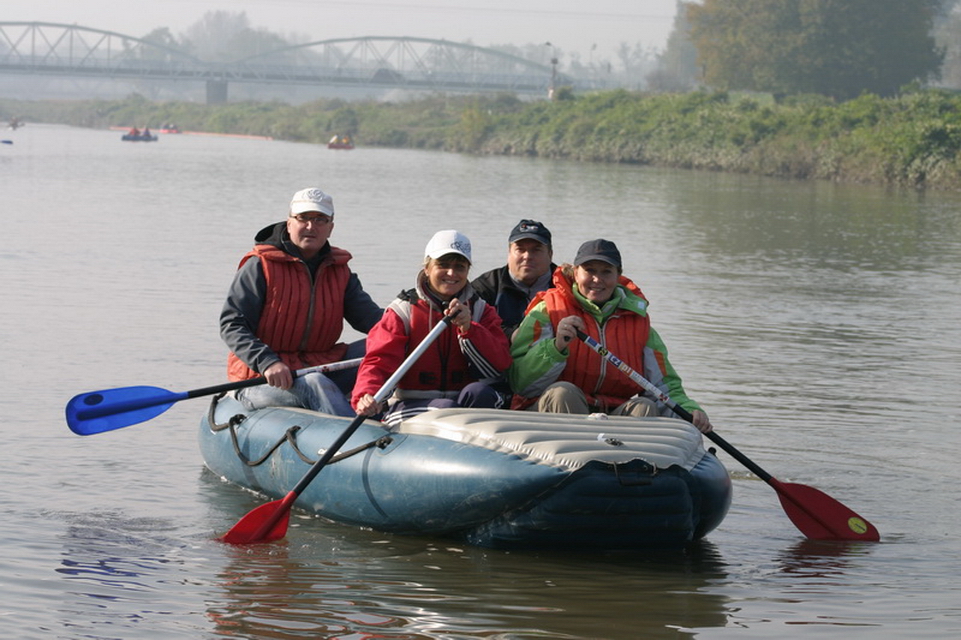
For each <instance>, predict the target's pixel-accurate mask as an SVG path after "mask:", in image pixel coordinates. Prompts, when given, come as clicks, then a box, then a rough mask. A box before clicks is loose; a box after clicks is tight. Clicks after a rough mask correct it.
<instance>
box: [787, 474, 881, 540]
mask: <svg viewBox="0 0 961 640" xmlns="http://www.w3.org/2000/svg"><path fill="white" fill-rule="evenodd" d="M769 484H770V485H771V486H772V487H774V489H775V490H776V491H777V495H778V498H779V499H780V500H781V506H782V507H784V511H785V513H787V516H788V517H789V518H790V519H791V522H793V523H794V525H795V526H796V527H797V528H798V529H799V530H800V531H801V533H803V534H804V535H805V536H807V537H808V538H810V539H812V540H862V541H864V542H877V541H878V540H880V539H881V534H880V533H879V532H878V530H877V529H876V528H875V527H874V525H873V524H871V523H870V522H868V521H867V520H865V519H864V518H862V517H861V516H859V515H858V514H857V513H855V512H854V511H852V510H851V509H849V508H847V507H845V506H844V505H843V504H841V503H840V502H838V501H837V500H835V499H834V498H832V497H831V496H829V495H828V494H826V493H824V492H823V491H820V490H819V489H815V488H814V487H809V486H807V485H803V484H796V483H793V482H780V481H778V480H775V479H774V478H772V479H771V482H770V483H769Z"/></svg>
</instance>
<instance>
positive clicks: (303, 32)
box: [0, 0, 676, 64]
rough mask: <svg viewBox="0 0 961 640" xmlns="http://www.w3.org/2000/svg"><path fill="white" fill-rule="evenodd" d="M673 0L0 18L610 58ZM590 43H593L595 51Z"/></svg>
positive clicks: (170, 5) (307, 6)
mask: <svg viewBox="0 0 961 640" xmlns="http://www.w3.org/2000/svg"><path fill="white" fill-rule="evenodd" d="M675 4H676V3H675V0H513V1H512V0H344V1H342V2H328V1H326V0H3V9H2V11H0V21H4V22H13V21H31V22H32V21H37V22H58V23H65V24H77V25H80V26H84V27H92V28H95V29H103V30H106V31H116V32H118V33H122V34H124V35H131V36H143V35H146V34H147V33H148V32H150V31H151V30H153V29H155V28H157V27H168V28H170V30H171V31H172V32H173V33H174V34H175V35H180V34H181V33H183V32H184V31H185V30H186V29H187V27H189V26H190V25H192V24H194V23H195V22H197V21H198V20H200V19H201V18H202V17H203V15H204V14H205V13H207V12H209V11H230V12H234V13H240V12H245V13H246V14H247V18H248V19H249V21H250V24H251V26H252V27H254V28H260V27H262V28H266V29H268V30H270V31H272V32H274V33H277V34H279V35H281V36H291V35H297V36H298V37H306V38H309V40H324V39H327V38H341V37H355V36H412V37H423V38H438V39H440V38H444V39H447V40H452V41H455V42H464V41H467V40H470V41H471V42H472V43H473V44H475V45H478V46H488V45H497V44H515V45H525V44H530V43H544V42H551V43H552V44H553V45H554V46H555V47H558V48H559V49H561V50H562V51H564V52H566V53H573V52H579V53H580V54H581V59H582V61H583V62H584V63H585V64H586V63H588V62H589V61H591V60H594V61H598V60H602V59H608V60H613V59H614V57H615V55H614V52H615V50H616V49H617V47H618V46H619V45H620V43H622V42H626V43H628V45H630V46H631V47H633V46H634V45H635V44H636V43H638V42H640V43H642V44H643V45H644V46H645V47H654V48H657V49H663V48H664V45H665V43H666V42H667V36H668V34H669V33H670V31H671V26H672V24H673V20H674V13H675V8H676V7H675ZM594 45H596V49H594V50H593V51H592V48H593V47H594Z"/></svg>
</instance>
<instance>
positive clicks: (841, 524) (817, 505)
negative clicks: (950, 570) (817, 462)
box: [577, 329, 880, 541]
mask: <svg viewBox="0 0 961 640" xmlns="http://www.w3.org/2000/svg"><path fill="white" fill-rule="evenodd" d="M577 337H578V338H580V339H581V340H582V341H583V342H584V344H586V345H587V346H589V347H590V348H591V349H593V350H594V351H596V352H597V353H598V354H600V356H601V357H603V358H604V359H606V360H607V361H608V362H610V363H611V364H613V365H614V366H615V367H617V369H618V370H620V371H621V372H622V373H624V374H626V375H627V376H628V377H629V378H630V379H631V380H633V381H634V382H636V383H637V384H638V385H640V386H641V387H642V388H644V389H645V390H646V391H648V392H650V393H652V394H654V396H656V397H657V398H658V399H659V400H660V401H661V402H663V403H664V404H665V405H666V406H667V407H668V408H669V409H670V410H671V411H673V412H674V413H676V414H677V415H679V416H681V417H682V418H683V419H685V420H687V421H688V422H690V423H692V424H693V423H694V416H693V415H691V413H690V412H689V411H687V410H686V409H685V408H684V407H681V406H679V405H678V404H677V403H675V402H674V401H672V400H671V399H670V397H668V395H667V394H666V393H664V392H663V391H661V390H660V389H659V388H657V386H655V385H654V383H652V382H651V381H650V380H648V379H647V378H645V377H644V376H642V375H641V374H639V373H638V372H636V371H634V369H632V368H631V367H630V366H629V365H627V364H626V363H624V362H623V361H622V360H621V359H620V358H618V357H617V356H615V355H614V354H613V353H611V352H610V351H608V350H607V348H606V347H605V346H604V345H602V344H601V343H599V342H598V341H597V340H595V339H594V338H592V337H590V336H589V335H587V334H586V333H584V332H583V331H581V330H580V329H578V330H577ZM704 435H705V436H707V437H708V438H710V439H711V440H712V441H714V442H715V443H717V445H718V446H719V447H721V448H722V449H724V451H726V452H727V453H729V454H730V455H731V456H732V457H733V458H734V459H736V460H737V461H738V462H740V463H741V464H743V465H744V466H745V467H747V468H748V469H749V470H750V471H751V472H752V473H754V474H755V475H756V476H757V477H759V478H760V479H761V480H763V481H764V482H766V483H767V484H769V485H770V486H771V487H772V488H773V489H774V490H775V491H777V493H778V498H779V499H780V500H781V505H782V506H783V507H784V510H785V512H786V513H787V515H788V517H789V518H790V519H791V522H793V523H794V525H795V526H797V528H798V529H800V530H801V532H802V533H804V534H805V535H806V536H808V537H813V538H816V539H835V540H868V541H877V540H879V539H880V534H879V533H878V531H877V529H876V528H875V527H874V525H872V524H871V523H869V522H868V521H867V520H865V519H863V518H862V517H861V516H859V515H858V514H857V513H855V512H854V511H852V510H851V509H849V508H848V507H846V506H844V505H843V504H841V503H840V502H838V501H837V500H835V499H834V498H832V497H831V496H829V495H827V494H825V493H824V492H822V491H819V490H817V489H814V488H813V487H808V486H805V485H802V484H796V483H785V482H781V481H780V480H778V479H777V478H775V477H774V476H772V475H771V474H769V473H768V472H767V471H765V470H764V469H762V468H761V467H759V466H758V465H757V464H755V463H754V462H753V461H752V460H751V459H750V458H748V457H747V456H745V455H744V454H743V453H741V452H740V451H738V450H737V449H736V448H734V445H732V444H730V443H729V442H728V441H727V440H725V439H724V438H722V437H721V436H720V435H718V434H717V433H715V432H714V431H708V432H707V433H705V434H704Z"/></svg>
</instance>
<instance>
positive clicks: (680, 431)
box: [394, 409, 705, 471]
mask: <svg viewBox="0 0 961 640" xmlns="http://www.w3.org/2000/svg"><path fill="white" fill-rule="evenodd" d="M561 415H562V414H557V413H537V412H532V411H504V410H501V409H439V410H434V411H426V412H424V413H420V414H418V415H416V416H413V417H411V418H408V419H407V420H404V421H403V422H401V423H400V424H399V425H398V426H397V427H396V428H395V429H394V432H395V433H398V434H411V435H414V434H417V435H429V436H435V437H438V438H444V439H446V440H452V441H454V442H461V443H464V444H471V445H475V446H480V447H485V448H487V449H490V450H492V451H500V452H504V453H512V454H515V455H517V456H520V457H522V458H526V459H529V460H531V461H533V462H537V463H540V464H547V465H551V466H555V467H558V468H561V469H564V470H567V471H573V470H575V469H579V468H581V467H583V466H584V465H585V464H587V463H589V462H594V461H598V462H604V463H608V464H623V463H626V462H630V461H632V460H637V459H641V460H644V461H645V462H648V463H649V464H653V465H655V466H656V467H658V468H661V469H666V468H668V467H670V466H672V465H678V466H680V467H682V468H683V469H685V470H687V471H690V470H691V469H693V468H694V466H695V465H696V464H697V463H698V462H699V461H700V460H701V458H702V457H703V456H704V454H705V450H704V446H703V442H702V438H701V433H700V432H699V431H698V430H697V429H696V428H694V427H693V426H691V425H690V424H688V423H687V422H684V421H683V420H678V419H674V418H660V417H652V418H634V417H625V416H606V418H605V419H597V418H593V417H588V416H579V415H564V416H563V418H564V419H563V420H560V419H558V418H559V417H560V416H561Z"/></svg>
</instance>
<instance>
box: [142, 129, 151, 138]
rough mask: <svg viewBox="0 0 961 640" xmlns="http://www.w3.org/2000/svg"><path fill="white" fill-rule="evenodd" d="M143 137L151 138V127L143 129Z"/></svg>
mask: <svg viewBox="0 0 961 640" xmlns="http://www.w3.org/2000/svg"><path fill="white" fill-rule="evenodd" d="M143 137H144V138H149V137H150V127H144V128H143Z"/></svg>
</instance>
